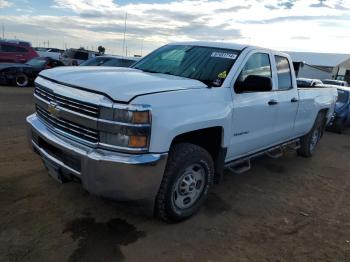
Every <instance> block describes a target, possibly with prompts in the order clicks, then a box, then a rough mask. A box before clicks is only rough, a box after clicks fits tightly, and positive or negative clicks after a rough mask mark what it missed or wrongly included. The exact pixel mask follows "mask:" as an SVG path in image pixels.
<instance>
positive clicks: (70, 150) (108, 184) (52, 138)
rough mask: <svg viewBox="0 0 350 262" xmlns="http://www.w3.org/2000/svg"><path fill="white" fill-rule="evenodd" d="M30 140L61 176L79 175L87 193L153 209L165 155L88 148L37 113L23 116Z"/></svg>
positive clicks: (34, 147) (33, 146)
mask: <svg viewBox="0 0 350 262" xmlns="http://www.w3.org/2000/svg"><path fill="white" fill-rule="evenodd" d="M26 121H27V133H28V139H29V143H30V145H31V146H32V148H33V150H34V151H35V152H37V153H38V154H39V155H40V156H41V158H43V160H44V161H45V162H47V161H49V162H51V163H53V164H54V165H55V166H58V167H59V172H60V173H61V174H62V176H63V177H66V178H67V177H71V178H74V179H75V178H78V180H80V181H81V182H82V185H83V187H84V188H85V189H86V190H87V191H88V192H90V193H92V194H94V195H98V196H102V197H106V198H111V199H114V200H118V201H122V202H128V203H132V204H133V205H134V206H136V207H139V208H141V209H143V210H145V211H147V212H149V213H151V212H153V207H154V201H155V197H156V195H157V193H158V190H159V186H160V183H161V181H162V178H163V173H164V170H165V165H166V161H167V154H140V155H130V154H123V153H117V152H112V151H107V150H102V149H96V148H90V147H87V146H85V145H82V144H80V143H76V142H74V141H72V140H70V139H67V138H65V137H63V136H61V135H59V134H56V133H55V132H53V131H52V130H51V129H50V128H49V127H48V126H47V125H45V124H44V123H43V122H42V121H41V120H40V119H39V118H38V117H37V115H36V114H33V115H30V116H28V117H27V119H26Z"/></svg>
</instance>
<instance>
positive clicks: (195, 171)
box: [155, 143, 214, 223]
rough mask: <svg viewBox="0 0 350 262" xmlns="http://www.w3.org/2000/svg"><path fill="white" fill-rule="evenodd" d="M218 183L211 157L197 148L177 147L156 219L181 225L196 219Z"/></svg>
mask: <svg viewBox="0 0 350 262" xmlns="http://www.w3.org/2000/svg"><path fill="white" fill-rule="evenodd" d="M213 179H214V162H213V159H212V157H211V156H210V154H209V153H208V152H207V151H206V150H205V149H203V148H202V147H199V146H197V145H193V144H189V143H181V144H176V145H174V146H173V147H172V148H171V150H170V154H169V159H168V163H167V166H166V169H165V172H164V176H163V180H162V183H161V186H160V189H159V192H158V195H157V198H156V209H155V211H156V215H157V216H158V217H159V218H160V219H162V220H164V221H166V222H169V223H171V222H179V221H182V220H184V219H186V218H189V217H191V216H192V215H194V214H195V213H196V212H197V211H198V210H199V209H200V207H201V205H202V204H203V202H204V201H205V199H206V198H207V195H208V192H209V189H210V188H211V186H212V184H213Z"/></svg>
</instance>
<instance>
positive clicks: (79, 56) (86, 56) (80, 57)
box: [74, 51, 89, 60]
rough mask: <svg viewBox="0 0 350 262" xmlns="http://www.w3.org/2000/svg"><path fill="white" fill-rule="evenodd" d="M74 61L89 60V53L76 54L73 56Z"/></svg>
mask: <svg viewBox="0 0 350 262" xmlns="http://www.w3.org/2000/svg"><path fill="white" fill-rule="evenodd" d="M74 59H78V60H88V59H89V53H87V52H79V51H78V52H76V53H75V55H74Z"/></svg>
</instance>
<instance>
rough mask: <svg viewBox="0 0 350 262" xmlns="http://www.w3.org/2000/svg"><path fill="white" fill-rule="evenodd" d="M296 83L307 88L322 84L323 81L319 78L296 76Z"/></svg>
mask: <svg viewBox="0 0 350 262" xmlns="http://www.w3.org/2000/svg"><path fill="white" fill-rule="evenodd" d="M297 85H298V87H299V88H308V87H315V86H322V85H323V82H322V81H321V80H320V79H310V78H297Z"/></svg>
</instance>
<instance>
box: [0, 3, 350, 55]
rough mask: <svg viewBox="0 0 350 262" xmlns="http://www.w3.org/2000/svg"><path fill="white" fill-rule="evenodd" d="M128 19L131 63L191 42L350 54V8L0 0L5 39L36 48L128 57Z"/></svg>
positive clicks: (339, 5) (342, 5)
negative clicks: (159, 49)
mask: <svg viewBox="0 0 350 262" xmlns="http://www.w3.org/2000/svg"><path fill="white" fill-rule="evenodd" d="M126 16H127V19H126V22H127V23H126V34H125V39H126V46H127V54H128V55H135V54H137V55H140V54H142V55H145V54H147V53H149V52H150V51H152V50H154V49H155V48H157V47H159V46H161V45H164V44H166V43H169V42H176V41H192V40H201V41H224V42H235V43H240V44H252V45H258V46H263V47H268V48H272V49H277V50H283V51H307V52H324V53H350V0H181V1H179V0H41V1H39V0H0V23H1V24H3V27H4V29H5V30H4V33H5V38H17V39H22V40H28V41H31V42H32V44H33V46H44V45H45V46H47V45H48V42H49V45H50V46H51V47H57V48H65V47H69V48H70V47H73V48H79V47H85V48H87V47H88V48H89V49H97V46H99V45H103V46H104V47H105V48H106V52H107V53H110V54H122V50H123V39H124V22H125V17H126ZM0 32H1V28H0ZM124 50H125V49H124Z"/></svg>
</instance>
